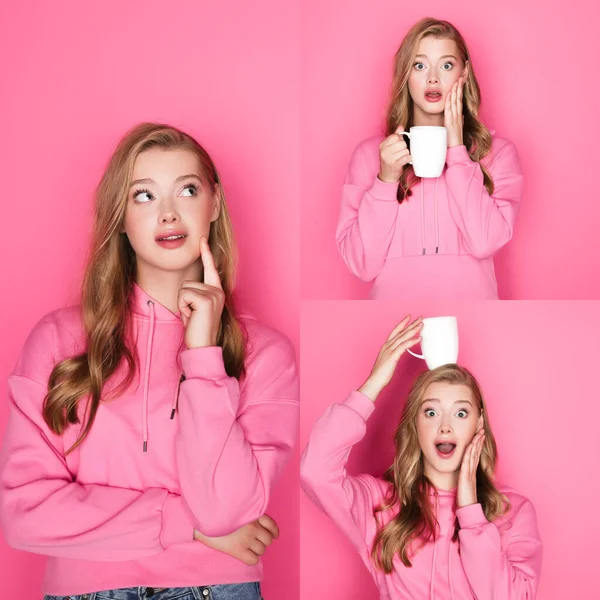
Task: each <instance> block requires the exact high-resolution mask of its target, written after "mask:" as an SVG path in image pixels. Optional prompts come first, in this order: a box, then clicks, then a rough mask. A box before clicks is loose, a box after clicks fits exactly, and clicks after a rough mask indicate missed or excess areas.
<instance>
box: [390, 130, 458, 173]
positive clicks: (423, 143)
mask: <svg viewBox="0 0 600 600" xmlns="http://www.w3.org/2000/svg"><path fill="white" fill-rule="evenodd" d="M398 133H399V134H402V135H407V136H408V137H409V138H410V156H411V158H412V162H411V164H412V166H413V170H414V172H415V175H416V176H417V177H439V176H440V175H441V174H442V171H443V170H444V165H445V164H446V152H447V151H448V130H447V129H446V128H445V127H434V126H433V125H421V126H418V127H411V128H410V131H398Z"/></svg>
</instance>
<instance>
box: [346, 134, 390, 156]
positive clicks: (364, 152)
mask: <svg viewBox="0 0 600 600" xmlns="http://www.w3.org/2000/svg"><path fill="white" fill-rule="evenodd" d="M384 139H385V136H383V135H374V136H372V137H370V138H367V139H366V140H362V142H359V143H358V144H357V145H356V146H355V148H354V151H353V152H352V156H353V158H354V159H356V158H357V157H359V158H361V159H363V160H365V161H367V162H368V161H369V160H370V159H371V160H372V159H376V160H377V162H379V145H380V144H381V142H383V140H384Z"/></svg>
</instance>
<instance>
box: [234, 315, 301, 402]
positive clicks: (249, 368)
mask: <svg viewBox="0 0 600 600" xmlns="http://www.w3.org/2000/svg"><path fill="white" fill-rule="evenodd" d="M239 321H240V325H241V326H242V327H243V329H244V330H245V333H246V362H245V367H246V375H245V377H244V387H246V388H249V387H251V388H261V389H263V390H264V389H266V388H267V387H269V386H270V385H271V384H272V383H274V382H275V381H276V380H279V381H280V382H281V383H283V381H282V380H287V381H288V383H289V384H290V385H291V386H293V387H294V388H295V387H296V385H297V382H296V379H297V368H296V351H295V349H294V345H293V344H292V342H291V340H290V339H289V338H288V337H287V336H286V335H285V334H283V333H282V332H281V331H279V330H278V329H275V328H274V327H271V326H269V325H266V324H265V323H262V322H261V321H259V320H258V319H255V318H254V317H251V316H248V315H245V316H242V317H239ZM290 393H292V394H293V395H294V397H295V396H296V395H297V393H296V392H293V391H291V392H290Z"/></svg>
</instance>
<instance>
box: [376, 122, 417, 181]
mask: <svg viewBox="0 0 600 600" xmlns="http://www.w3.org/2000/svg"><path fill="white" fill-rule="evenodd" d="M398 131H404V128H403V127H402V126H400V127H398V129H396V132H395V133H392V135H389V136H388V137H386V138H385V140H383V142H381V144H379V174H378V175H377V177H378V178H379V179H381V181H385V182H387V183H395V182H396V181H398V180H399V179H400V175H401V174H402V167H403V166H404V165H405V164H406V163H409V162H411V160H412V157H411V156H410V152H409V151H408V146H407V145H406V142H405V141H404V136H402V135H401V134H399V133H398Z"/></svg>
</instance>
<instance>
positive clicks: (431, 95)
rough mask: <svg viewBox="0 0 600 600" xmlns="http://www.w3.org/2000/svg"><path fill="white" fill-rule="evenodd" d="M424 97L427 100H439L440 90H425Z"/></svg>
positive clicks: (440, 96) (440, 97)
mask: <svg viewBox="0 0 600 600" xmlns="http://www.w3.org/2000/svg"><path fill="white" fill-rule="evenodd" d="M425 98H426V99H427V101H428V102H439V101H440V100H441V99H442V94H441V93H440V92H427V93H426V94H425Z"/></svg>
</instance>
